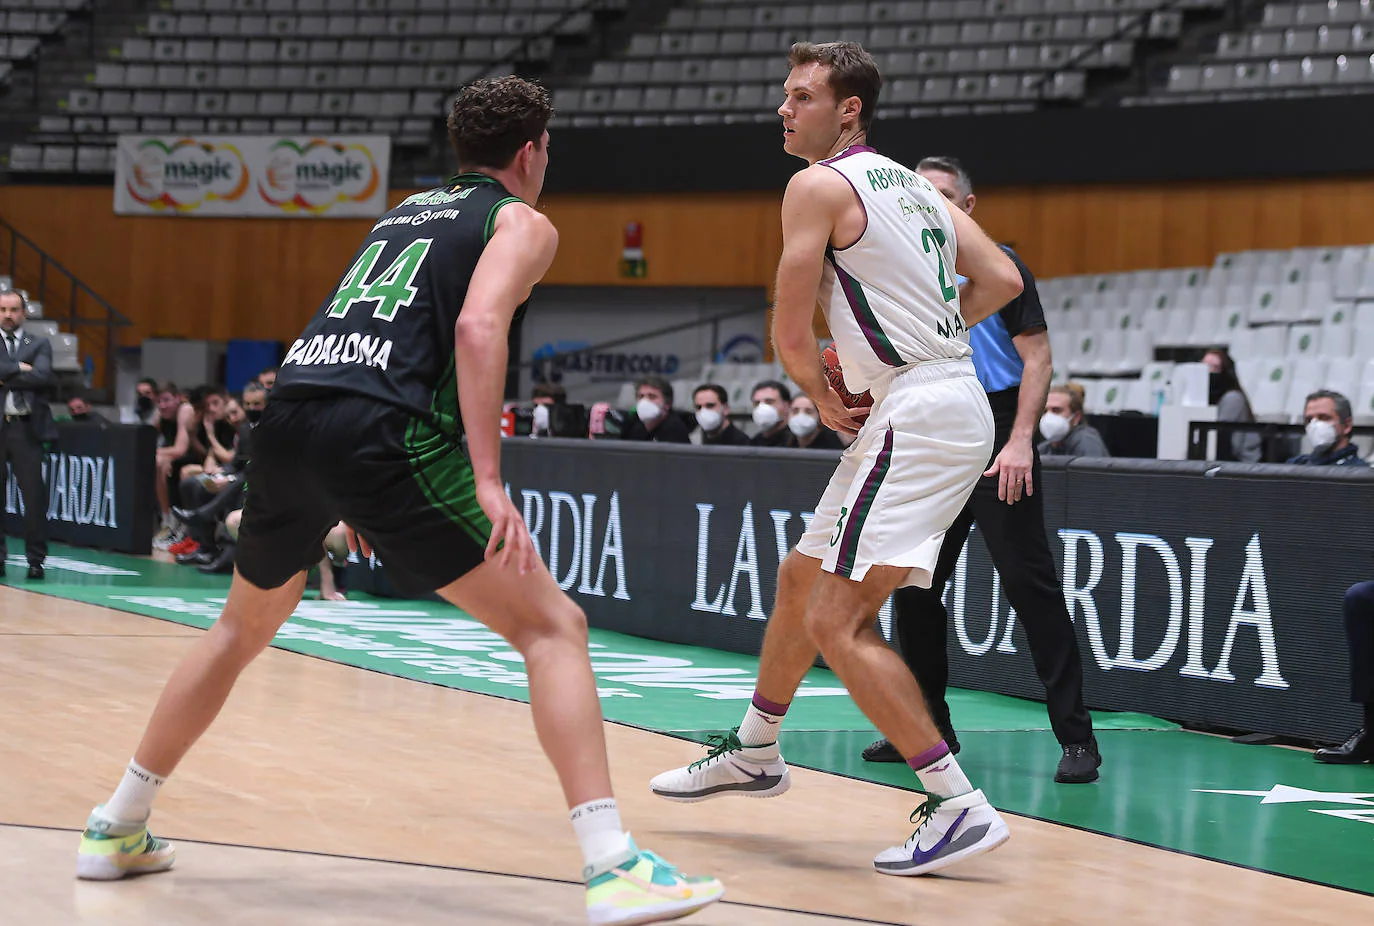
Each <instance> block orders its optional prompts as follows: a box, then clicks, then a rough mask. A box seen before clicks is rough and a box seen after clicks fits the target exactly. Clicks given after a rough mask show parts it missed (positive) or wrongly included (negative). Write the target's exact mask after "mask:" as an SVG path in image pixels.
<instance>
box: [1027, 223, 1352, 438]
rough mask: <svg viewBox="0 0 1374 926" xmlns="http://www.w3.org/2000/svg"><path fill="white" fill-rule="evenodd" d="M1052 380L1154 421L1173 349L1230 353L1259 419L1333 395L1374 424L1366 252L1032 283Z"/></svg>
mask: <svg viewBox="0 0 1374 926" xmlns="http://www.w3.org/2000/svg"><path fill="white" fill-rule="evenodd" d="M1040 291H1041V298H1042V301H1043V303H1044V305H1045V311H1046V319H1047V321H1048V323H1049V329H1050V342H1051V345H1052V350H1053V353H1054V357H1055V369H1056V373H1055V376H1056V379H1057V380H1063V379H1066V378H1072V379H1075V380H1077V381H1079V382H1081V383H1083V385H1084V387H1085V389H1086V390H1087V404H1088V407H1089V410H1090V411H1096V412H1118V411H1134V412H1143V413H1147V414H1153V413H1154V412H1155V410H1156V409H1157V407H1158V405H1159V404H1160V402H1161V401H1162V399H1163V396H1164V389H1165V386H1166V384H1167V381H1168V374H1169V370H1170V368H1171V367H1172V363H1169V362H1167V361H1157V360H1156V359H1155V357H1156V355H1157V352H1160V353H1164V352H1167V351H1168V349H1170V348H1204V347H1210V346H1226V347H1228V348H1229V349H1230V352H1231V355H1232V356H1233V357H1234V358H1235V360H1236V370H1237V373H1238V374H1239V376H1240V379H1241V385H1242V386H1244V387H1245V390H1246V392H1247V393H1248V394H1249V397H1250V401H1251V404H1252V406H1253V408H1254V411H1255V414H1256V416H1257V417H1258V418H1260V419H1261V420H1266V421H1280V422H1288V421H1296V420H1299V419H1300V416H1301V413H1302V399H1303V397H1304V396H1306V395H1307V394H1308V393H1310V392H1312V391H1314V390H1316V389H1320V388H1329V389H1335V390H1337V391H1339V392H1342V393H1345V394H1346V395H1347V396H1348V397H1349V398H1350V399H1351V401H1352V402H1353V403H1354V404H1355V409H1356V416H1357V421H1359V422H1361V423H1363V422H1366V421H1374V247H1370V246H1364V245H1361V246H1357V247H1346V248H1298V249H1295V250H1289V251H1246V252H1241V253H1232V254H1221V255H1218V257H1217V259H1216V262H1215V264H1214V265H1213V266H1212V267H1210V268H1205V267H1194V268H1184V269H1171V270H1143V271H1138V272H1135V273H1121V274H1106V275H1100V276H1080V277H1060V278H1057V279H1047V280H1041V281H1040Z"/></svg>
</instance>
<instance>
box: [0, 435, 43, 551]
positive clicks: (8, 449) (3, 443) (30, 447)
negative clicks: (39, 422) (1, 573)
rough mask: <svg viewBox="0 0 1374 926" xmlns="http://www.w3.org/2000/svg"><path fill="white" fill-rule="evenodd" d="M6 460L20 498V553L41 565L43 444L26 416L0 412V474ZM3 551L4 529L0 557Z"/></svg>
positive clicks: (1, 535) (0, 538)
mask: <svg viewBox="0 0 1374 926" xmlns="http://www.w3.org/2000/svg"><path fill="white" fill-rule="evenodd" d="M6 462H8V463H9V465H10V468H11V469H13V470H14V479H15V481H16V482H17V483H19V497H20V498H22V499H23V500H24V554H25V555H26V556H27V557H28V560H29V565H30V566H41V565H43V560H45V559H47V558H48V489H47V486H45V485H44V484H43V444H42V442H40V441H39V440H38V438H37V437H36V436H34V433H33V430H32V429H31V428H30V427H29V422H28V420H27V419H14V420H9V421H6V420H5V419H4V417H3V416H0V477H3V476H4V473H5V463H6ZM4 555H5V532H4V531H3V530H0V560H3V557H4Z"/></svg>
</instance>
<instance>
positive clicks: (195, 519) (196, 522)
mask: <svg viewBox="0 0 1374 926" xmlns="http://www.w3.org/2000/svg"><path fill="white" fill-rule="evenodd" d="M172 517H174V518H176V519H177V520H178V521H180V522H181V523H182V525H183V526H185V527H199V526H208V525H211V524H214V523H215V522H214V521H212V520H210V519H209V518H207V517H205V515H204V514H202V513H201V510H200V509H199V508H176V507H173V508H172Z"/></svg>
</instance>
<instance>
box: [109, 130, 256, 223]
mask: <svg viewBox="0 0 1374 926" xmlns="http://www.w3.org/2000/svg"><path fill="white" fill-rule="evenodd" d="M248 183H249V170H248V166H247V164H246V163H245V162H244V158H243V155H242V153H241V152H240V151H239V149H238V147H237V146H235V145H233V144H227V143H221V144H214V143H211V142H207V141H197V140H196V139H193V138H181V139H177V140H176V141H172V142H167V141H165V140H163V139H159V138H150V139H147V140H146V141H144V142H142V143H141V144H140V145H139V146H138V149H137V152H136V154H135V157H134V161H133V165H132V166H131V168H130V169H129V171H128V172H127V174H126V175H125V177H124V187H125V190H126V191H127V192H128V194H129V195H130V196H131V197H133V199H134V200H136V201H137V202H139V203H142V204H143V205H145V206H147V207H148V208H150V209H152V210H154V211H157V212H162V211H167V210H171V211H173V212H193V211H195V210H196V209H199V208H200V207H201V205H202V204H204V203H207V202H215V201H221V202H230V203H232V202H238V201H239V200H240V199H242V197H243V195H244V193H245V192H246V191H247V190H248Z"/></svg>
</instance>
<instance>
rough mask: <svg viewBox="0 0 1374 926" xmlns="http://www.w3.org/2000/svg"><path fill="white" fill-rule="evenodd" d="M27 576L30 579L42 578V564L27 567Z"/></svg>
mask: <svg viewBox="0 0 1374 926" xmlns="http://www.w3.org/2000/svg"><path fill="white" fill-rule="evenodd" d="M29 578H30V579H35V580H37V579H42V578H43V567H42V566H30V567H29Z"/></svg>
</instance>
